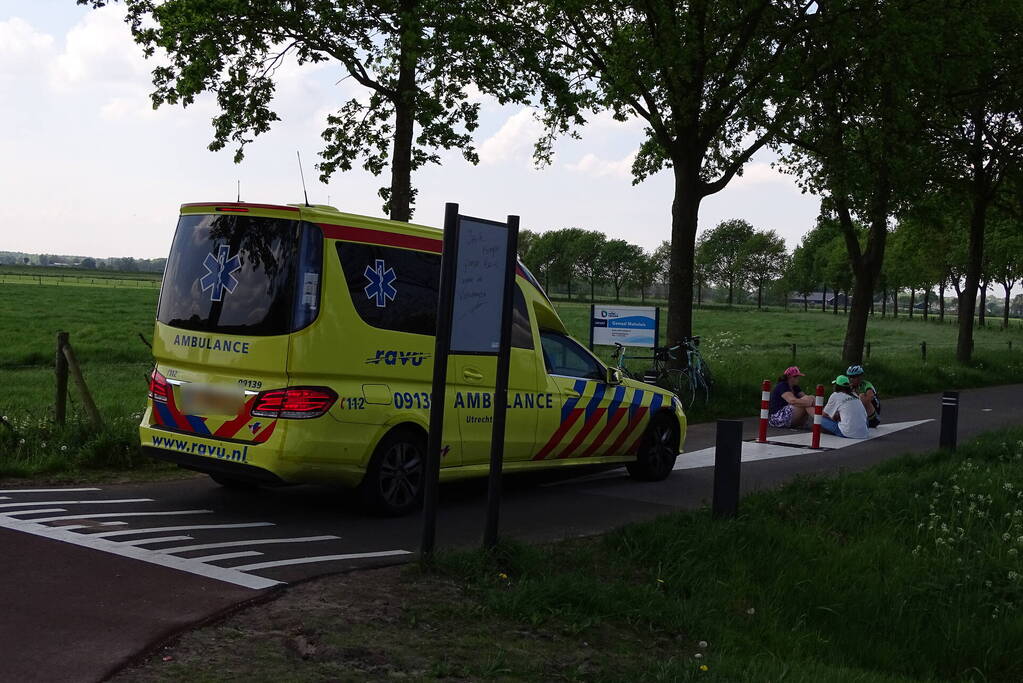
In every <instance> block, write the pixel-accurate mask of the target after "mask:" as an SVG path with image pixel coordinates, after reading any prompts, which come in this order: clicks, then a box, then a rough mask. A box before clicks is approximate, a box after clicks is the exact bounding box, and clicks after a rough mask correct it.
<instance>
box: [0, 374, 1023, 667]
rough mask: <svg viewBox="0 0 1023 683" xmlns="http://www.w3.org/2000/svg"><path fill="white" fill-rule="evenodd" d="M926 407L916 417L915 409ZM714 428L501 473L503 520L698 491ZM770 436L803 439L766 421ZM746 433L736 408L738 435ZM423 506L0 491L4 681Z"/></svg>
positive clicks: (475, 492) (795, 459) (265, 576)
mask: <svg viewBox="0 0 1023 683" xmlns="http://www.w3.org/2000/svg"><path fill="white" fill-rule="evenodd" d="M1021 391H1023V385H1014V386H1003V387H993V388H987V389H978V390H971V391H964V392H963V393H962V405H961V407H960V421H959V433H960V439H961V440H962V439H965V438H968V437H969V436H971V435H973V434H977V433H980V432H982V431H987V430H990V429H995V428H998V427H1003V426H1008V425H1020V424H1023V401H1021V400H1020V398H1019V397H1020V392H1021ZM939 413H940V398H939V396H937V395H928V396H916V397H908V398H901V399H890V400H887V401H885V405H884V418H885V420H886V422H888V423H889V424H891V423H899V425H901V426H898V427H889V428H888V429H898V430H897V431H890V432H887V433H883V435H880V436H878V438H874V439H871V440H870V441H865V442H851V441H850V440H837V439H829V440H826V443H825V445H832V446H843V447H842V448H839V449H834V450H825V451H811V450H808V449H805V448H798V447H792V446H791V445H777V446H768V447H754V446H752V445H750V446H748V447H747V449H746V450H744V456H743V457H744V462H743V465H742V488H743V490H744V491H745V492H748V491H752V490H756V489H763V488H770V487H774V486H776V485H778V484H780V483H782V482H785V481H787V480H790V479H791V478H793V477H794V476H796V475H800V474H804V475H805V474H828V473H835V472H838V471H841V470H858V469H864V468H867V467H870V466H871V465H873V464H875V463H877V462H880V461H882V460H885V459H888V458H891V457H894V456H897V455H900V454H903V453H907V452H919V451H926V450H931V449H933V448H934V447H936V445H937V441H938V421H937V418H938V417H939ZM920 420H929V421H927V422H923V423H921V424H914V423H915V422H916V421H920ZM714 431H715V426H714V425H713V424H704V425H693V426H691V427H690V429H689V434H688V437H687V441H686V444H685V451H686V453H685V454H683V455H682V456H680V458H679V463H678V466H677V469H678V471H676V472H674V473H673V474H672V476H671V477H670V478H669V479H668V480H667V481H665V482H659V483H637V482H633V481H631V480H630V479H628V477H627V476H626V475H625V473H624V470H621V469H618V470H613V471H607V470H604V471H594V470H589V471H582V472H578V473H573V475H572V476H570V477H566V476H565V475H559V477H558V478H552V477H550V476H543V477H538V476H522V477H517V478H510V479H508V480H507V481H506V484H505V497H504V505H503V508H502V517H501V524H502V532H503V533H504V534H505V535H507V536H512V537H515V538H519V539H523V540H531V541H542V540H552V539H559V538H565V537H572V536H580V535H587V534H593V533H597V532H601V531H605V530H607V529H610V528H613V527H617V526H620V525H622V524H625V523H628V522H632V521H637V520H642V519H649V518H651V517H654V516H657V515H660V514H663V513H665V512H668V511H671V510H673V509H677V508H692V507H699V506H701V505H704V504H706V503H707V502H709V499H710V496H711V491H712V484H713V468H712V467H709V466H707V464H708V463H709V462H711V461H712V450H711V449H712V446H713V442H714ZM771 434H772V437H771V440H772V441H776V442H789V443H791V442H792V441H799V440H800V439H804V440H805V439H808V438H809V437H808V435H807V434H798V433H793V432H790V431H779V430H772V432H771ZM755 435H756V421H755V420H748V421H746V429H745V436H746V438H747V439H752V438H753V437H754V436H755ZM485 498H486V487H485V482H469V483H462V484H457V485H448V486H444V487H442V490H441V509H440V516H439V520H438V536H437V540H438V547H439V548H450V547H464V546H471V545H474V544H475V543H477V542H478V541H479V539H480V536H481V534H482V528H483V516H484V505H485ZM420 526H421V520H420V518H419V517H418V516H412V517H406V518H401V519H386V518H375V517H368V516H366V515H364V514H363V513H361V512H360V511H359V510H358V509H357V508H356V507H354V506H353V505H352V504H351V502H350V501H348V500H347V499H346V497H345V496H344V494H343V492H340V491H337V490H333V489H328V488H322V487H311V486H301V487H291V488H281V489H263V490H259V491H252V492H238V491H230V490H227V489H222V488H220V487H219V486H217V485H216V484H214V483H213V482H212V481H209V480H207V479H205V478H199V479H187V480H181V481H170V482H159V483H143V484H124V485H111V486H100V487H78V488H76V489H70V488H69V489H48V490H39V489H35V490H32V489H20V490H3V491H0V544H2V546H0V547H2V548H3V552H2V553H0V576H3V579H4V581H3V584H2V586H0V595H2V603H0V604H3V606H4V612H3V618H2V619H0V643H2V644H3V646H2V647H3V657H0V680H5V681H6V680H11V681H26V682H27V681H53V680H63V681H92V680H100V679H102V678H104V677H106V676H108V675H109V674H111V673H112V672H114V671H116V670H117V669H118V668H119V667H121V666H122V665H123V664H124V663H125V662H127V661H129V660H130V659H131V658H132V657H134V656H137V655H138V654H139V653H142V652H144V651H146V650H147V649H148V648H150V647H151V646H153V645H154V644H156V643H159V642H161V641H163V640H164V639H165V638H167V637H168V636H170V635H173V634H174V633H176V632H178V631H180V630H181V629H183V628H186V627H189V626H192V625H194V624H196V623H199V622H202V621H204V620H207V619H210V618H215V617H217V616H218V615H220V614H222V613H224V612H225V611H229V610H231V609H236V608H237V607H238V606H239V605H241V604H245V603H246V602H248V601H252V600H260V599H265V598H267V597H268V596H271V595H272V592H273V591H275V590H279V589H280V588H281V587H283V586H285V585H286V584H287V583H291V582H295V581H299V580H303V579H307V578H310V577H313V576H317V575H322V574H327V573H334V572H339V571H344V570H348V569H352V568H358V567H366V566H374V565H380V564H386V563H394V562H403V561H408V560H410V559H412V558H413V557H414V552H415V550H416V549H417V547H418V539H419V532H420Z"/></svg>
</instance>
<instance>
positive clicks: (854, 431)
mask: <svg viewBox="0 0 1023 683" xmlns="http://www.w3.org/2000/svg"><path fill="white" fill-rule="evenodd" d="M832 384H834V385H835V393H833V394H831V397H830V398H829V399H828V403H827V405H825V406H824V415H823V416H822V417H821V429H823V430H825V431H828V432H831V433H832V434H834V435H835V436H844V437H845V438H847V439H866V438H867V409H866V408H864V407H863V403H861V402H860V399H858V398H857V397H856V396H855V395H854V394H853V392H852V383H851V382H850V381H849V378H848V377H846V376H845V375H839V376H838V377H836V378H835V381H834V382H832Z"/></svg>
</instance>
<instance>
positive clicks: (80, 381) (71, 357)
mask: <svg viewBox="0 0 1023 683" xmlns="http://www.w3.org/2000/svg"><path fill="white" fill-rule="evenodd" d="M64 358H66V359H67V365H68V369H69V370H70V371H71V377H72V378H74V380H75V384H76V385H77V386H78V393H79V394H81V396H82V404H83V405H84V406H85V412H87V413H88V414H89V420H90V421H91V422H92V424H93V426H94V427H96V429H101V428H102V427H103V418H101V417H100V414H99V410H98V409H97V408H96V403H95V402H94V401H93V400H92V394H90V393H89V387H88V386H87V385H86V384H85V377H84V376H83V375H82V368H81V367H80V366H79V365H78V359H77V358H75V352H74V351H72V350H71V345H70V344H67V345H65V346H64Z"/></svg>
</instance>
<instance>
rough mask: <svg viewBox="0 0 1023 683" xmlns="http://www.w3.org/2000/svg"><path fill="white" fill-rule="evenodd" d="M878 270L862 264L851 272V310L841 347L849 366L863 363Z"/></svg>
mask: <svg viewBox="0 0 1023 683" xmlns="http://www.w3.org/2000/svg"><path fill="white" fill-rule="evenodd" d="M882 248H883V247H882ZM879 270H881V266H880V264H877V265H876V266H873V267H872V266H871V264H864V265H863V266H861V267H859V268H855V269H854V271H853V273H854V275H855V279H854V280H853V296H852V309H851V311H850V312H849V321H848V322H847V323H846V325H845V342H844V343H843V345H842V359H843V360H844V361H845V362H846V363H849V364H850V365H852V364H859V363H862V362H863V346H864V343H865V342H866V340H867V320H868V314H869V312H870V306H871V305H872V304H873V296H872V295H873V292H874V286H875V283H876V281H877V271H879ZM847 300H848V298H847Z"/></svg>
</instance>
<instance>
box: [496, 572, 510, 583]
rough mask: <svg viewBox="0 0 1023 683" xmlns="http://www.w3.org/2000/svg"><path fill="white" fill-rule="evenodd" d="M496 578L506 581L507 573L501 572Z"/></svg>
mask: <svg viewBox="0 0 1023 683" xmlns="http://www.w3.org/2000/svg"><path fill="white" fill-rule="evenodd" d="M497 578H499V579H501V580H502V581H507V580H508V575H507V574H505V573H504V572H501V573H500V574H498V575H497Z"/></svg>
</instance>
